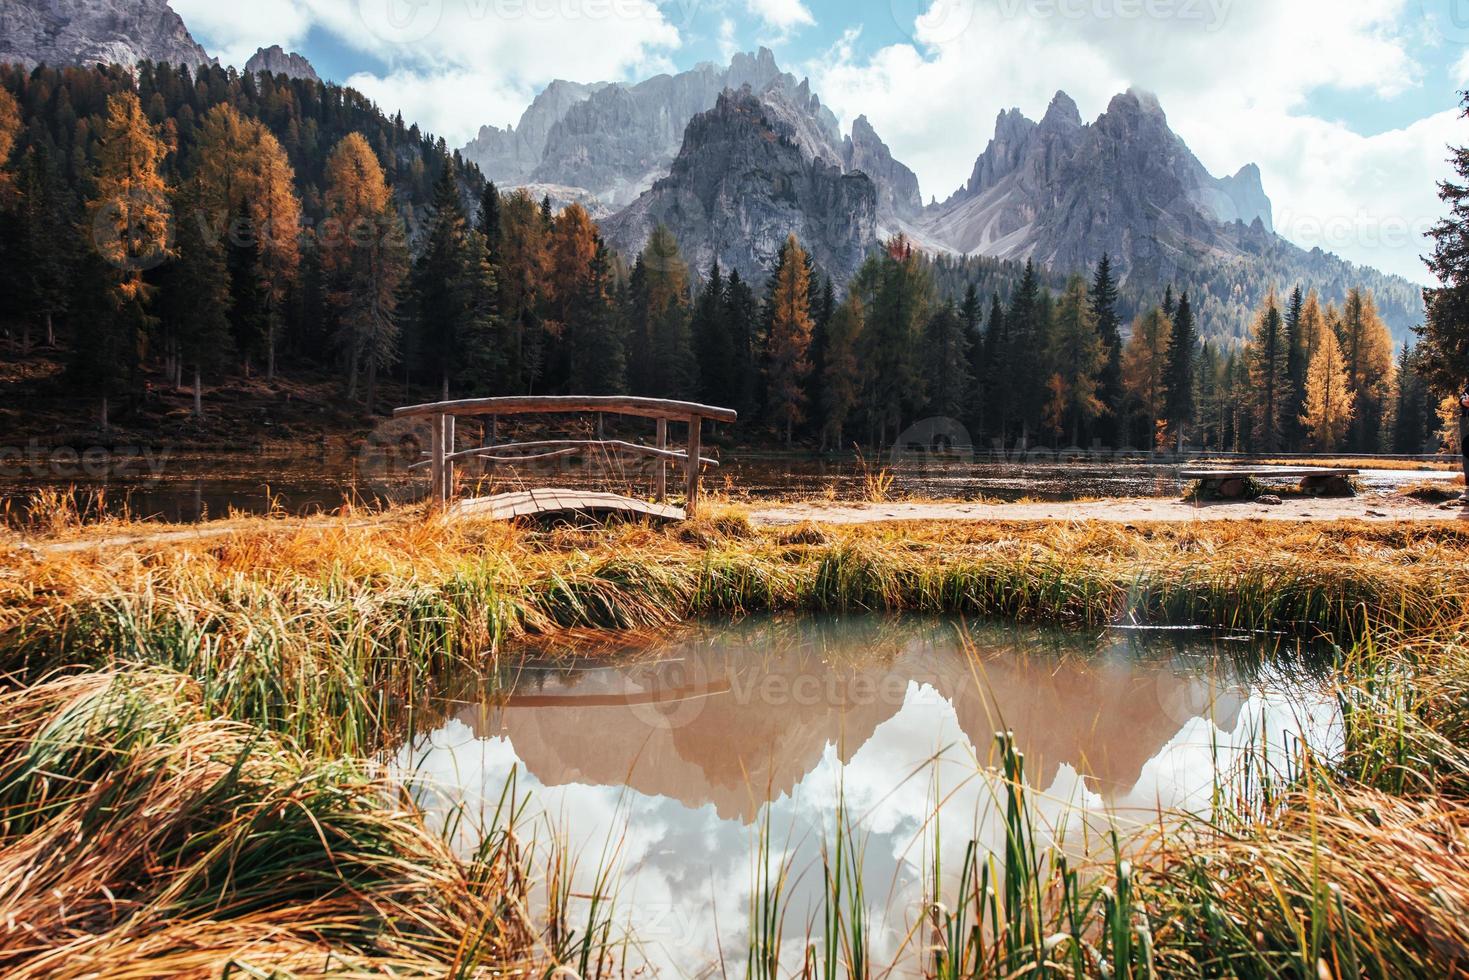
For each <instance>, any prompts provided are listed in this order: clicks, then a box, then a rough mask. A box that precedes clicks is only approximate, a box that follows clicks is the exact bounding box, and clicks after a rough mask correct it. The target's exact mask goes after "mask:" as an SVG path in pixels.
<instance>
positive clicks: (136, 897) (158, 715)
mask: <svg viewBox="0 0 1469 980" xmlns="http://www.w3.org/2000/svg"><path fill="white" fill-rule="evenodd" d="M502 858H503V855H501V854H499V853H495V854H487V855H484V857H483V859H482V860H481V861H477V862H468V863H466V862H461V861H459V860H456V859H455V858H454V856H453V855H452V854H451V853H450V851H449V849H448V847H447V845H446V844H445V842H444V840H443V839H442V838H441V837H439V836H437V835H435V834H432V833H430V832H428V831H427V830H425V829H424V826H423V823H422V821H421V820H420V819H419V817H418V815H417V813H416V811H414V810H413V809H412V808H411V806H410V805H408V804H407V802H406V801H404V800H403V799H402V798H401V794H400V793H399V791H398V790H397V788H396V787H395V786H394V785H393V784H392V783H390V782H388V781H387V780H385V779H382V778H380V777H376V776H374V775H373V774H372V772H371V770H370V769H369V768H368V767H366V766H364V765H362V764H359V763H352V762H344V761H336V762H330V761H322V760H319V759H314V758H311V757H309V756H305V755H302V754H301V753H299V752H297V751H295V750H293V749H291V748H289V747H288V746H287V745H286V744H284V743H282V742H280V741H278V740H276V739H274V738H272V737H270V736H269V735H266V734H264V733H262V732H260V731H259V730H258V729H253V728H250V727H247V726H243V725H239V724H236V723H233V722H227V721H220V720H216V719H212V718H210V717H209V716H208V714H207V712H206V711H205V710H204V709H203V706H202V701H201V698H200V696H199V691H198V688H197V685H196V684H195V683H194V682H192V681H191V680H189V679H187V678H184V677H182V676H180V675H178V674H173V673H168V672H164V671H156V670H155V671H147V672H141V671H140V672H133V673H129V674H105V673H103V674H78V675H74V676H69V677H66V678H61V679H56V680H50V681H43V682H41V683H39V684H37V685H34V686H32V687H29V688H26V689H23V690H19V691H13V692H11V693H8V694H4V695H0V908H3V909H5V912H6V914H5V916H4V917H3V919H0V972H3V973H4V974H5V975H6V976H8V977H17V978H26V977H48V978H49V977H81V976H97V975H104V974H105V975H110V976H125V975H131V976H138V977H143V976H173V975H219V974H220V973H221V971H229V970H235V971H240V972H243V973H246V974H249V973H251V972H255V973H257V974H262V975H271V974H272V973H275V974H276V975H279V973H280V972H284V971H304V970H317V969H320V968H321V966H322V965H323V964H330V970H335V971H340V972H342V973H364V974H365V973H374V974H380V973H393V972H396V973H398V974H399V975H407V976H442V975H443V967H444V964H446V963H453V962H458V963H459V964H460V966H461V967H467V968H470V969H479V968H481V967H489V966H493V967H503V968H512V967H515V966H516V965H517V964H520V963H523V962H524V961H525V960H524V954H525V951H526V950H527V949H528V948H529V940H530V937H531V935H532V931H531V929H530V927H529V925H528V924H527V923H526V922H525V920H524V919H523V918H522V917H521V916H520V915H519V911H518V910H519V907H520V906H519V903H518V902H517V900H516V899H515V895H516V887H515V885H514V882H513V881H512V880H510V879H509V878H508V877H507V875H506V873H505V871H506V868H505V865H504V862H503V859H502ZM471 937H472V938H473V942H472V943H470V942H469V940H470V938H471Z"/></svg>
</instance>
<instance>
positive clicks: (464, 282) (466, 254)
mask: <svg viewBox="0 0 1469 980" xmlns="http://www.w3.org/2000/svg"><path fill="white" fill-rule="evenodd" d="M425 224H426V229H427V233H426V236H425V239H424V244H423V251H422V252H420V253H419V256H418V260H417V261H416V262H415V263H414V267H413V295H414V300H415V309H416V313H417V316H416V317H415V322H416V325H417V329H416V331H415V332H416V334H417V337H416V338H415V340H416V346H417V347H419V350H418V352H417V353H418V356H419V358H420V359H421V360H422V362H423V364H424V367H425V368H426V369H427V370H428V372H429V375H430V377H431V378H432V379H433V380H434V382H435V383H436V384H437V385H438V386H439V388H440V390H441V393H442V396H443V397H444V398H446V399H447V398H448V397H449V394H450V384H451V381H453V380H454V375H455V374H456V373H457V372H456V367H458V366H459V365H458V364H457V362H458V354H459V352H460V348H461V339H462V338H463V337H464V336H465V335H466V333H467V332H468V330H469V328H470V327H469V321H470V319H471V318H472V317H474V316H475V315H476V312H477V311H476V310H475V308H474V302H473V300H474V286H475V283H476V281H477V279H476V276H477V275H481V274H482V273H481V270H480V268H479V264H480V262H482V261H485V255H484V252H485V249H484V248H483V245H482V243H481V242H479V241H478V240H475V241H474V242H473V243H472V242H471V239H470V228H469V221H468V219H466V218H465V216H464V205H463V203H462V202H461V199H460V197H459V182H458V179H457V177H456V175H455V173H454V168H453V166H452V165H450V166H447V167H445V168H444V172H443V174H441V175H440V177H439V180H438V181H437V182H436V183H435V185H434V202H433V207H432V209H431V210H430V211H429V214H428V217H427V219H426V222H425ZM472 244H473V245H477V246H480V248H479V249H478V251H479V252H480V254H478V255H476V254H475V252H476V249H475V248H472V247H471V245H472Z"/></svg>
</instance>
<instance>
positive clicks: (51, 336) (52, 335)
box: [46, 313, 56, 347]
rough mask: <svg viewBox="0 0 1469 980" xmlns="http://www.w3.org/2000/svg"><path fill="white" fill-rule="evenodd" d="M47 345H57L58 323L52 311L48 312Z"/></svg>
mask: <svg viewBox="0 0 1469 980" xmlns="http://www.w3.org/2000/svg"><path fill="white" fill-rule="evenodd" d="M46 346H47V347H55V346H56V323H55V321H54V320H53V319H52V316H51V314H50V313H47V314H46Z"/></svg>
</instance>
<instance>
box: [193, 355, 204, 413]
mask: <svg viewBox="0 0 1469 980" xmlns="http://www.w3.org/2000/svg"><path fill="white" fill-rule="evenodd" d="M203 417H204V394H203V391H202V390H201V389H200V386H199V365H198V364H195V365H194V418H196V419H202V418H203Z"/></svg>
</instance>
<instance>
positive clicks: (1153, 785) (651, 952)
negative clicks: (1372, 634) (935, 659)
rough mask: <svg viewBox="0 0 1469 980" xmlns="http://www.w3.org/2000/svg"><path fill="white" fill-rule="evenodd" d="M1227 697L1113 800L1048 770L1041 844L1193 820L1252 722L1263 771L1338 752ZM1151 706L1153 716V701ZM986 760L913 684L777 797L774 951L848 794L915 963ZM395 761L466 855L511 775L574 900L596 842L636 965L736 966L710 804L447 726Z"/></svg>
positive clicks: (1332, 715) (734, 839)
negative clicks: (1290, 752) (560, 765)
mask: <svg viewBox="0 0 1469 980" xmlns="http://www.w3.org/2000/svg"><path fill="white" fill-rule="evenodd" d="M1116 666H1117V667H1118V668H1120V667H1121V665H1116ZM1109 669H1112V667H1111V665H1109ZM1241 693H1242V692H1239V691H1238V689H1237V688H1236V689H1231V690H1229V691H1226V692H1222V693H1221V692H1219V691H1213V690H1210V691H1209V694H1210V696H1211V698H1212V699H1213V700H1211V698H1204V699H1203V700H1202V702H1200V705H1201V708H1202V709H1203V711H1204V713H1205V714H1206V715H1208V714H1210V711H1211V708H1212V707H1213V706H1214V705H1215V704H1216V703H1220V702H1227V704H1224V706H1223V710H1222V711H1221V712H1220V714H1222V715H1223V716H1224V717H1223V719H1222V720H1223V721H1224V722H1225V723H1227V722H1229V721H1233V724H1232V725H1230V727H1229V728H1228V729H1225V728H1221V727H1219V725H1216V724H1215V721H1214V720H1213V717H1218V716H1211V717H1204V716H1196V717H1193V718H1190V719H1187V720H1184V721H1182V722H1181V723H1179V727H1178V730H1177V734H1176V735H1175V736H1174V737H1173V738H1172V739H1171V740H1170V741H1168V742H1167V743H1166V744H1164V745H1163V746H1162V748H1161V750H1160V751H1159V752H1157V754H1156V755H1154V756H1153V757H1152V758H1150V759H1148V760H1147V762H1146V763H1145V764H1144V765H1143V766H1142V769H1141V772H1140V773H1139V774H1138V777H1137V780H1136V782H1135V784H1134V785H1132V786H1131V787H1119V788H1118V790H1117V791H1116V792H1114V793H1112V794H1111V795H1110V798H1108V796H1107V795H1106V794H1104V793H1101V792H1098V791H1096V790H1093V789H1090V788H1088V785H1087V780H1086V779H1085V778H1083V776H1082V775H1081V773H1080V772H1079V771H1078V769H1077V768H1076V767H1075V765H1073V764H1072V763H1073V762H1078V761H1079V760H1047V761H1048V762H1049V763H1051V764H1052V767H1051V769H1052V771H1053V772H1054V775H1053V776H1052V778H1051V779H1050V780H1049V784H1048V785H1046V786H1044V787H1033V788H1032V790H1031V792H1030V794H1029V800H1030V803H1031V808H1032V820H1033V822H1034V825H1035V827H1036V829H1037V831H1038V832H1039V835H1040V837H1041V840H1042V842H1045V841H1057V842H1059V844H1060V846H1062V847H1064V848H1065V849H1066V850H1067V851H1068V852H1070V853H1073V854H1076V855H1078V856H1079V855H1081V854H1082V853H1084V852H1085V850H1086V849H1087V848H1088V847H1091V848H1096V847H1097V846H1099V845H1102V844H1103V841H1104V839H1105V834H1106V831H1107V830H1108V829H1109V828H1110V827H1112V826H1114V821H1115V822H1116V825H1120V826H1123V827H1126V826H1128V825H1131V824H1133V823H1135V822H1136V823H1143V824H1146V823H1147V822H1148V821H1149V819H1152V820H1156V815H1157V813H1158V811H1159V810H1160V809H1161V810H1175V809H1188V810H1192V811H1196V812H1198V811H1206V810H1207V808H1208V806H1209V802H1210V799H1211V790H1212V788H1213V785H1214V773H1215V769H1214V767H1215V763H1216V759H1217V760H1218V764H1219V766H1220V768H1221V769H1223V770H1225V771H1228V770H1230V769H1231V768H1232V767H1234V766H1237V765H1238V764H1239V762H1240V760H1241V758H1242V757H1243V755H1244V754H1245V753H1246V752H1249V751H1252V750H1255V751H1258V749H1259V743H1260V742H1261V732H1262V724H1263V732H1264V738H1263V741H1264V742H1265V744H1266V745H1267V746H1268V749H1267V754H1268V758H1269V759H1270V760H1271V764H1272V765H1276V766H1280V765H1283V764H1284V759H1285V758H1286V754H1287V752H1286V749H1287V746H1292V745H1293V743H1294V742H1295V741H1296V740H1297V739H1298V738H1299V737H1300V735H1299V733H1302V732H1304V733H1306V734H1307V737H1308V739H1309V741H1310V742H1311V744H1312V745H1313V747H1314V748H1315V749H1316V750H1317V751H1321V752H1326V753H1330V752H1332V751H1333V750H1335V749H1338V748H1339V746H1340V740H1341V732H1340V726H1339V723H1338V722H1339V719H1338V717H1337V715H1336V709H1335V705H1334V703H1333V702H1332V701H1331V700H1330V699H1329V698H1324V697H1323V698H1316V699H1310V698H1304V697H1303V696H1302V695H1301V694H1300V693H1299V692H1295V693H1292V692H1290V691H1288V690H1286V689H1284V688H1283V687H1269V686H1267V687H1261V688H1258V689H1255V690H1253V691H1252V692H1250V693H1249V694H1248V695H1247V696H1244V697H1241V696H1240V694H1241ZM1187 700H1189V701H1190V702H1198V701H1199V693H1198V692H1197V691H1193V692H1188V694H1187ZM1159 709H1160V710H1163V711H1166V710H1167V708H1166V707H1165V706H1164V705H1161V704H1160V705H1159ZM551 710H554V709H551ZM1031 723H1032V724H1034V723H1035V719H1031ZM940 753H941V754H940ZM989 753H990V746H987V745H986V746H977V745H975V744H973V742H972V740H971V738H970V736H969V735H968V734H966V732H965V731H964V729H963V728H962V727H961V724H960V719H959V717H958V716H957V714H956V711H955V707H954V704H953V703H951V702H950V701H949V700H947V699H946V698H944V697H943V696H942V695H941V694H940V693H939V692H938V690H936V689H935V688H934V687H932V686H930V685H928V684H919V683H911V684H910V685H909V687H908V691H907V694H906V697H905V698H904V700H903V702H902V705H901V707H900V708H898V709H897V710H896V711H895V713H893V714H892V715H891V716H890V717H888V718H887V719H886V720H884V721H882V722H881V723H880V724H878V725H877V726H876V728H875V729H873V730H872V732H871V734H870V736H869V737H868V738H867V739H866V741H865V742H863V743H862V744H861V745H860V746H851V745H845V746H843V745H839V744H836V743H833V742H828V743H827V745H826V748H825V750H824V751H823V752H822V753H821V754H820V757H819V760H818V761H816V762H815V764H814V765H813V766H812V767H811V768H810V770H809V771H808V772H806V773H805V774H804V775H802V776H801V778H800V779H799V780H798V781H797V782H796V783H795V785H794V787H793V788H792V789H791V791H790V792H788V793H782V794H780V795H778V796H777V798H776V799H775V800H774V801H773V802H772V803H770V804H769V805H768V807H766V811H767V812H768V814H769V820H770V825H771V828H772V837H773V838H774V846H775V848H776V849H777V850H778V851H779V850H782V849H787V850H788V851H789V852H790V854H791V856H792V858H793V874H792V878H793V882H794V883H793V885H792V887H791V889H790V891H789V893H788V902H789V905H788V908H789V909H790V912H789V914H788V917H787V923H786V924H787V934H788V945H787V949H786V952H787V954H788V955H790V956H791V957H792V958H798V957H799V955H800V948H799V947H800V943H801V940H802V938H803V937H804V936H805V935H806V934H807V933H808V930H809V931H812V932H813V933H814V932H815V931H816V929H815V926H814V923H815V921H816V919H817V917H819V916H820V914H821V904H820V903H821V898H822V894H821V893H822V872H821V847H822V844H823V841H824V840H825V839H827V838H828V837H829V836H830V833H831V827H832V825H833V822H834V814H835V811H836V807H837V805H838V800H839V799H840V798H845V803H846V808H847V811H848V812H849V813H850V814H851V815H852V816H853V817H854V818H856V819H858V820H860V824H859V828H858V834H859V845H860V846H863V847H864V848H865V861H864V873H865V883H866V884H865V887H866V891H867V896H868V901H869V903H871V905H872V908H871V909H870V913H871V914H870V919H871V923H872V927H873V928H872V953H873V955H874V958H875V960H876V962H879V963H889V962H892V961H893V960H894V959H895V958H896V957H898V956H899V955H900V954H901V955H902V956H904V957H908V958H911V957H912V955H913V954H912V951H911V950H909V951H907V952H903V950H902V949H901V943H902V938H903V936H905V935H907V933H908V930H909V929H910V927H911V926H912V925H913V923H914V920H915V917H916V916H917V915H918V914H919V908H920V902H921V900H922V898H923V888H924V882H925V879H926V876H927V869H928V868H930V867H931V861H932V858H933V855H932V851H931V848H932V846H933V831H934V827H933V822H932V820H931V815H932V812H933V801H934V799H935V795H936V794H938V795H939V796H941V797H942V798H943V800H944V805H943V808H942V810H941V813H940V825H941V827H940V829H941V833H940V834H939V838H940V841H941V846H942V853H941V855H940V858H941V861H942V865H943V867H944V868H945V869H947V873H948V874H949V875H953V876H955V877H956V876H957V873H958V869H959V867H960V865H961V864H962V861H963V856H964V851H965V848H966V845H967V843H968V841H969V840H970V839H975V840H977V841H978V842H979V843H980V845H981V846H982V847H983V848H985V849H988V850H989V851H990V852H991V853H999V854H1003V852H1004V843H1005V840H1004V835H1005V826H1004V822H1003V812H1004V810H1003V804H1004V795H1003V788H1002V787H1001V786H1000V785H998V783H997V782H996V781H994V779H993V777H992V776H991V775H989V774H988V773H987V772H986V771H985V770H984V768H983V766H984V765H985V764H987V763H988V762H990V761H992V760H991V758H990V754H989ZM844 756H847V757H848V761H847V762H846V763H845V765H844V764H843V763H842V761H841V760H842V758H843V757H844ZM935 756H937V761H936V762H935V763H933V764H929V763H930V760H932V759H934V758H935ZM398 761H399V764H400V765H401V766H403V767H405V769H411V770H412V771H414V772H415V773H416V775H417V778H418V779H419V780H420V785H421V786H422V787H424V789H423V790H422V791H421V793H420V795H421V798H422V800H423V802H424V803H425V805H426V806H427V807H428V808H429V809H430V811H431V812H433V813H437V814H440V818H441V819H443V815H444V814H446V813H447V812H448V811H449V810H450V808H452V807H461V808H462V809H463V811H464V814H465V817H466V818H467V819H466V821H465V823H464V824H463V825H462V826H461V828H460V830H459V836H460V839H459V841H458V842H457V843H458V844H459V846H460V847H461V849H463V850H466V851H467V850H469V849H471V848H472V847H473V846H474V844H475V843H476V839H477V832H478V828H481V827H483V825H484V823H485V822H486V821H488V820H489V819H490V818H491V816H492V815H493V813H494V810H495V806H496V803H497V801H498V800H499V799H500V797H501V793H502V790H503V788H504V786H505V783H506V780H507V779H509V778H510V777H511V774H512V772H515V774H516V778H517V781H518V790H517V792H518V794H519V795H520V796H521V797H522V798H525V799H529V801H530V806H529V808H528V810H527V815H526V824H525V825H523V826H524V827H526V830H527V831H529V830H531V829H534V830H535V836H536V837H537V838H538V839H540V840H541V841H545V840H546V839H547V837H548V834H550V833H552V832H554V833H555V834H557V835H560V836H561V838H562V839H563V840H564V841H565V843H566V845H567V846H568V847H569V849H570V851H571V853H572V854H573V855H575V856H577V857H578V858H579V866H578V873H579V876H580V877H581V879H582V880H581V881H579V882H578V883H577V884H578V887H580V888H586V887H589V886H590V883H591V880H592V877H593V876H594V875H595V874H596V872H597V864H598V861H599V856H600V855H602V854H603V853H604V852H605V848H606V847H607V843H608V840H609V835H610V838H611V839H612V840H613V841H614V842H615V844H616V845H617V846H618V854H617V867H618V868H619V869H620V872H621V873H620V875H619V876H618V886H617V908H618V913H617V922H618V924H619V926H620V927H628V928H630V929H631V931H632V932H633V933H635V934H636V936H637V938H638V941H639V943H640V948H641V950H642V954H643V955H644V956H646V958H647V959H648V960H649V962H651V963H653V964H655V965H660V966H662V967H665V968H666V973H667V974H668V975H673V976H678V975H688V974H694V973H697V972H698V968H699V967H700V966H709V965H713V964H714V963H715V962H716V960H717V953H716V945H717V944H718V943H720V942H722V943H723V944H724V946H725V949H726V951H727V953H728V954H729V955H732V956H734V957H735V960H734V961H735V962H738V960H739V959H740V958H741V957H742V955H743V954H742V952H741V950H742V949H743V948H744V945H745V941H746V937H747V919H748V907H749V900H750V893H751V853H752V848H753V846H754V842H755V834H756V833H757V831H758V827H752V826H749V825H746V824H745V823H743V822H742V821H741V820H739V819H721V818H720V816H719V815H718V813H717V811H716V808H715V806H714V805H713V804H707V803H706V804H704V805H700V806H693V807H690V806H686V805H685V804H683V803H681V802H679V801H678V800H676V799H673V798H672V797H669V796H655V795H644V794H641V793H637V792H634V791H632V790H630V789H628V788H626V787H624V786H621V785H603V786H598V785H587V784H583V783H577V782H574V781H569V777H568V774H566V773H559V772H558V773H549V774H541V775H542V776H544V777H546V778H554V779H555V780H557V782H558V783H561V784H560V785H547V784H546V783H543V782H542V780H541V779H540V778H537V775H536V774H534V773H531V772H528V771H527V770H526V769H525V767H524V766H523V765H522V764H521V762H520V758H519V756H518V755H517V752H516V747H515V745H514V744H513V742H512V740H511V739H510V738H508V737H491V738H477V737H475V734H474V730H473V729H472V728H470V727H469V726H468V725H466V724H464V723H463V722H461V721H459V720H457V719H450V720H449V721H448V722H447V723H446V724H445V725H444V726H443V727H442V728H440V729H439V730H437V731H435V732H434V733H432V734H431V735H429V736H427V737H424V738H421V739H419V740H418V742H417V743H416V745H415V746H414V748H413V749H412V750H411V751H410V750H409V749H407V748H405V749H404V750H403V752H402V753H400V757H399V760H398ZM565 761H570V760H565ZM1043 771H1044V770H1043ZM631 775H632V774H628V776H629V778H630V777H631ZM427 787H432V789H428V788H427ZM716 910H717V921H718V925H717V928H716V914H715V912H716ZM905 962H911V959H910V960H905Z"/></svg>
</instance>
